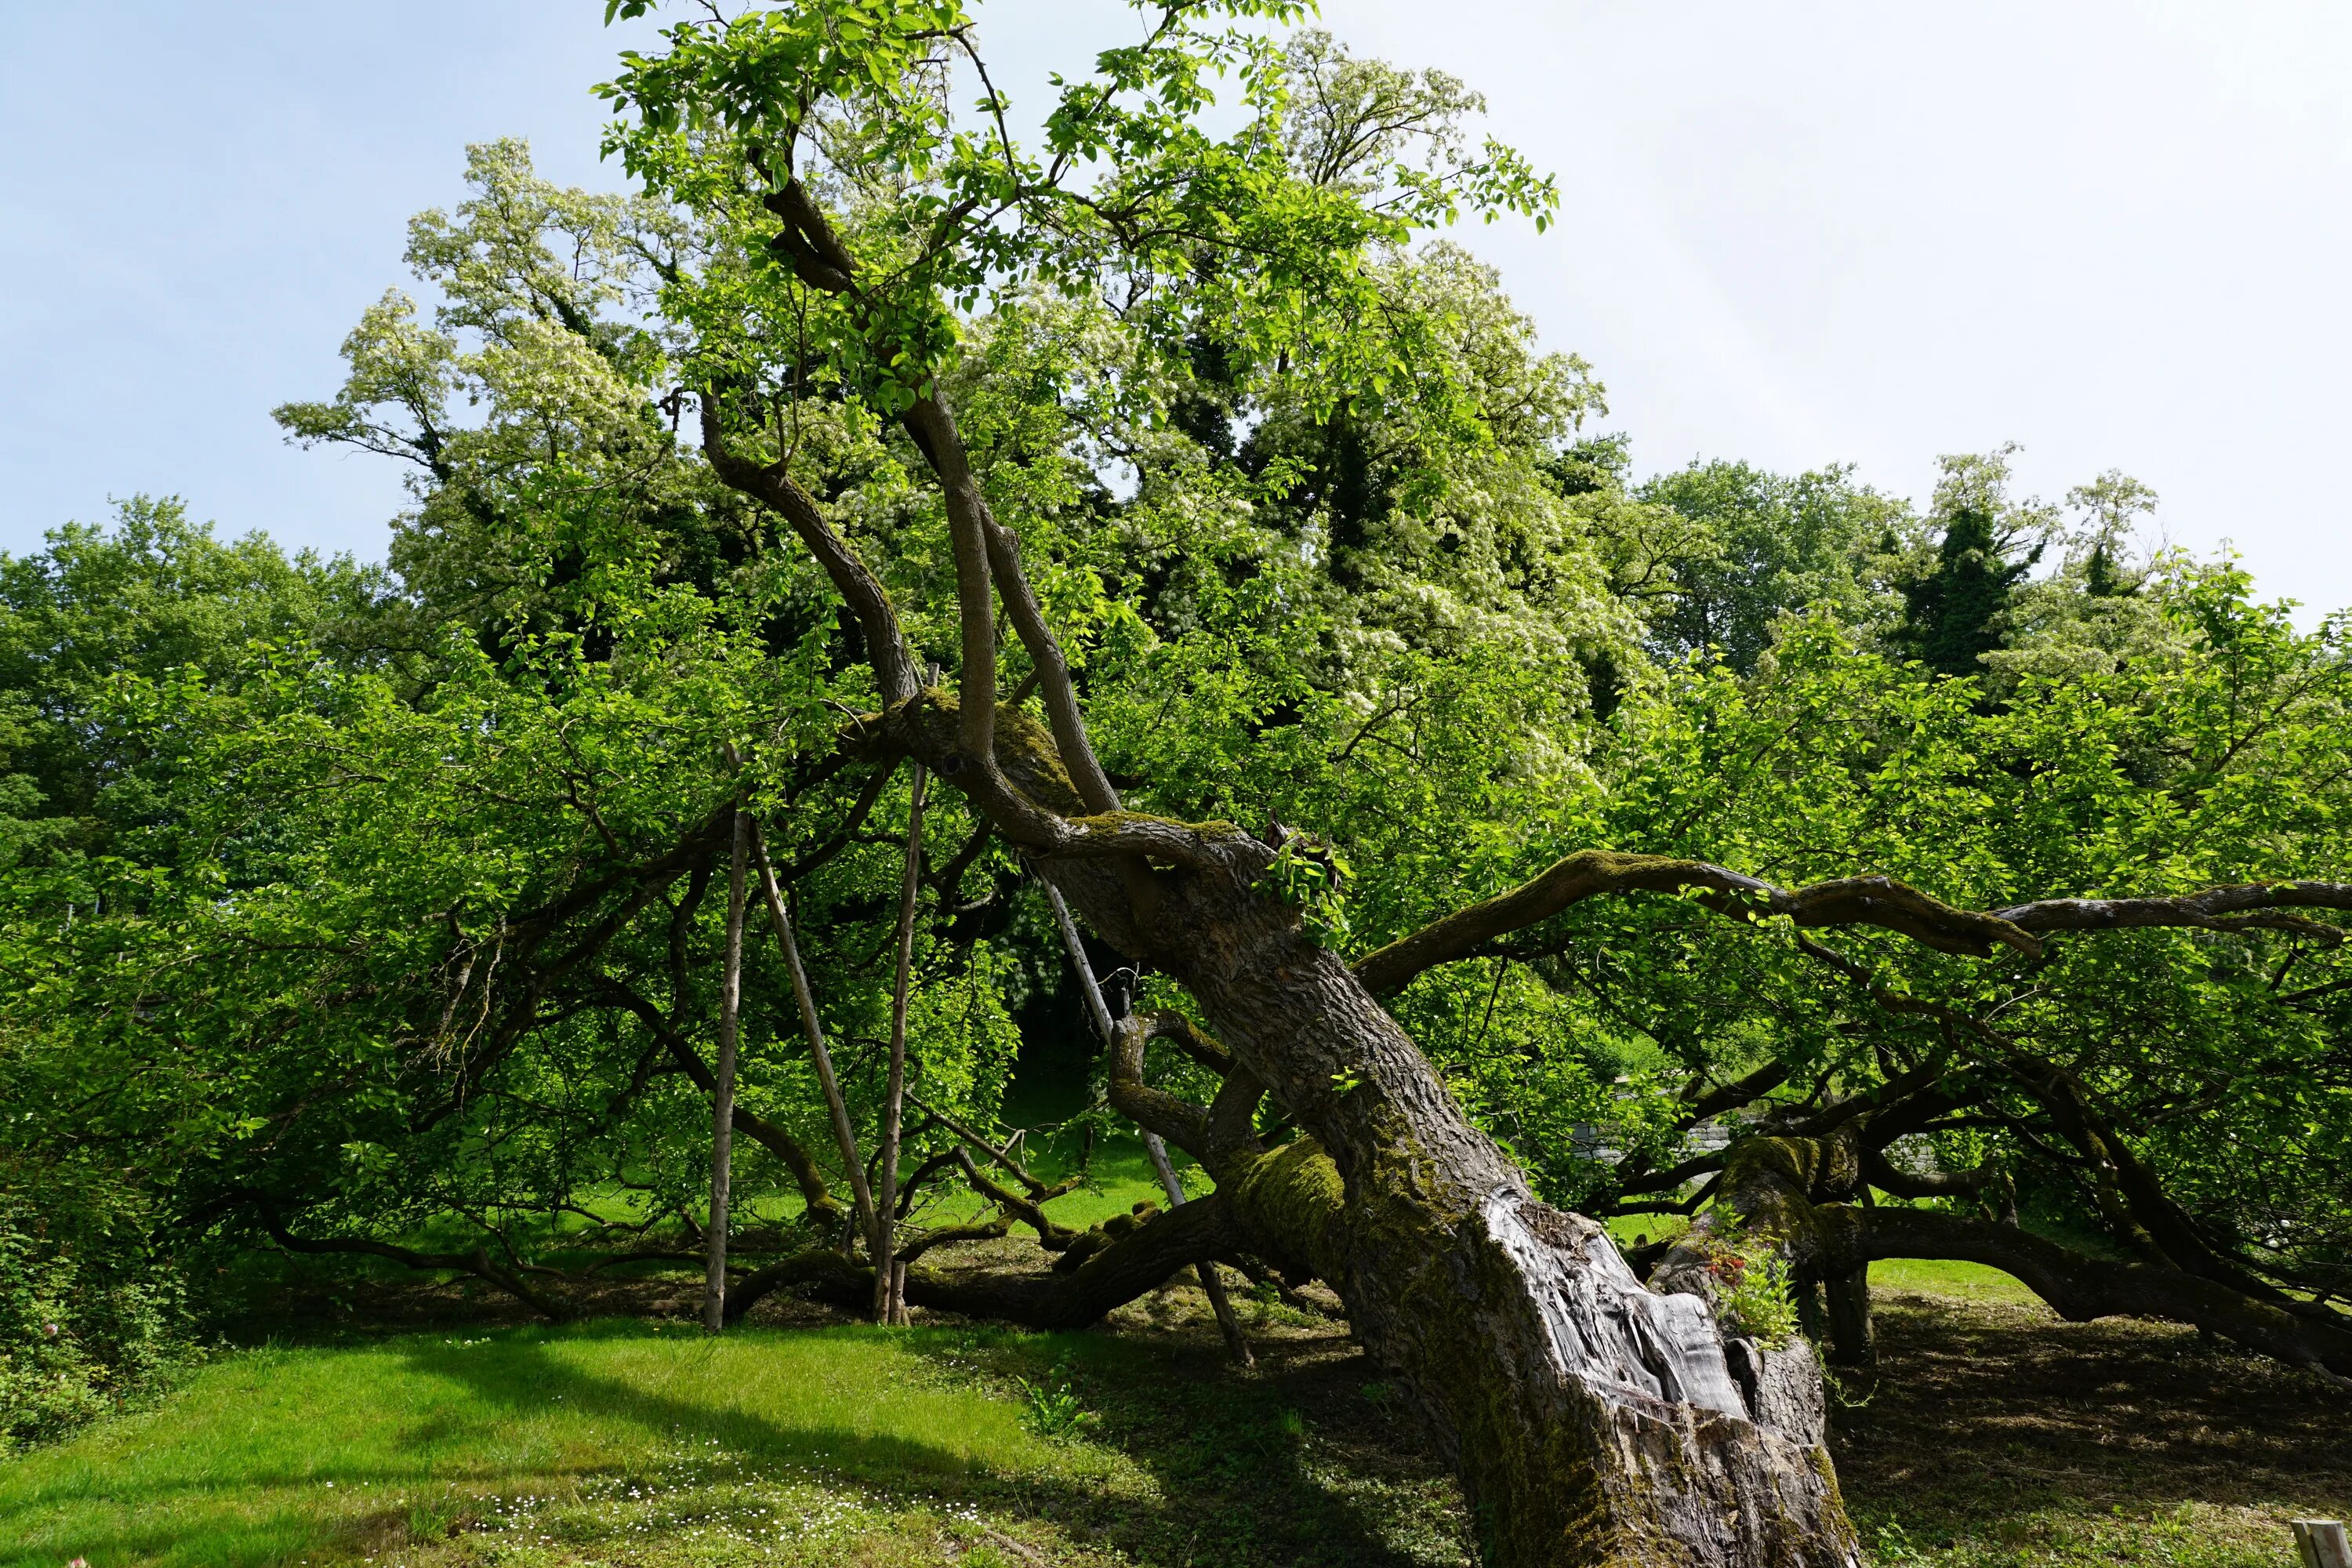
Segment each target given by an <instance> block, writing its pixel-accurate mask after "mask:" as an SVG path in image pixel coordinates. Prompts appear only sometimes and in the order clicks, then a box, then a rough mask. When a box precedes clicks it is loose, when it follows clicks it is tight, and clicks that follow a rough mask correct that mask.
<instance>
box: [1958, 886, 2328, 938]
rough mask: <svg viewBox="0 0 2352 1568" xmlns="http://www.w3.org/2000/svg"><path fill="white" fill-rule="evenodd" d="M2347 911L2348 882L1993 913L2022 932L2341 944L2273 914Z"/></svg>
mask: <svg viewBox="0 0 2352 1568" xmlns="http://www.w3.org/2000/svg"><path fill="white" fill-rule="evenodd" d="M2290 909H2305V910H2352V882H2233V883H2230V884H2228V885H2226V886H2223V887H2219V888H2207V889H2203V890H2202V891H2200V892H2195V893H2183V894H2181V895H2180V896H2179V897H2178V898H2171V899H2043V900H2040V901H2039V902H2036V903H2031V904H2013V905H2011V907H2009V908H2008V909H2005V910H1994V911H1993V918H1995V919H1997V920H2004V921H2009V922H2010V923H2011V924H2012V925H2015V926H2018V927H2020V928H2021V929H2022V930H2025V931H2123V930H2126V929H2129V928H2133V927H2145V926H2189V927H2198V928H2202V929H2204V930H2207V931H2249V930H2273V931H2302V932H2304V933H2305V934H2306V935H2315V936H2318V937H2320V938H2321V939H2322V940H2323V941H2326V942H2342V941H2343V940H2344V931H2343V928H2341V927H2340V926H2334V925H2329V924H2327V923H2326V922H2325V921H2314V920H2308V919H2305V918H2304V917H2302V916H2299V915H2290V914H2284V913H2280V912H2278V911H2281V910H2290Z"/></svg>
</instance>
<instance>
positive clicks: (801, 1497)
mask: <svg viewBox="0 0 2352 1568" xmlns="http://www.w3.org/2000/svg"><path fill="white" fill-rule="evenodd" d="M1181 1306H1182V1303H1181V1302H1178V1303H1171V1310H1181ZM1195 1328H1196V1329H1197V1328H1198V1325H1195ZM1258 1334H1259V1336H1260V1337H1259V1344H1260V1348H1261V1353H1262V1356H1263V1357H1264V1358H1265V1359H1264V1360H1263V1361H1262V1364H1261V1370H1260V1372H1259V1373H1257V1374H1255V1375H1254V1376H1251V1377H1247V1378H1243V1377H1240V1376H1237V1375H1235V1374H1233V1373H1230V1372H1228V1370H1227V1369H1226V1368H1225V1366H1224V1364H1223V1361H1222V1359H1221V1357H1220V1355H1219V1352H1217V1351H1216V1350H1214V1349H1213V1348H1210V1347H1211V1345H1212V1344H1213V1341H1212V1340H1210V1338H1209V1337H1208V1336H1207V1335H1206V1334H1205V1332H1195V1333H1193V1334H1192V1336H1191V1339H1190V1340H1180V1341H1166V1340H1161V1341H1156V1342H1155V1341H1154V1340H1152V1339H1151V1338H1150V1337H1149V1336H1144V1337H1137V1338H1128V1337H1120V1336H1113V1335H1105V1334H1083V1335H1063V1336H1055V1335H1028V1334H1019V1333H1013V1332H1005V1331H977V1330H969V1329H961V1330H960V1329H917V1330H912V1331H906V1330H900V1331H887V1330H877V1329H873V1328H867V1327H838V1328H820V1329H798V1330H791V1329H786V1330H750V1331H735V1332H733V1333H730V1335H728V1336H727V1337H725V1338H723V1339H720V1340H718V1341H715V1342H714V1341H710V1340H707V1339H705V1338H703V1337H702V1336H701V1335H700V1333H699V1332H698V1331H695V1330H693V1329H690V1328H687V1327H684V1326H681V1325H668V1326H666V1327H657V1326H656V1325H654V1324H650V1323H642V1322H636V1321H603V1322H599V1323H593V1324H588V1325H583V1326H580V1327H575V1328H571V1329H565V1330H548V1329H537V1328H520V1329H502V1330H494V1331H472V1332H470V1333H436V1334H418V1335H405V1336H402V1337H398V1338H393V1339H385V1340H381V1341H376V1342H367V1343H358V1344H348V1343H347V1344H341V1345H326V1346H313V1347H308V1348H270V1349H263V1350H256V1351H249V1352H237V1353H234V1354H230V1355H227V1356H225V1357H223V1358H222V1359H221V1360H219V1361H217V1362H215V1363H213V1364H212V1365H210V1366H209V1367H207V1368H206V1369H205V1370H204V1371H202V1372H201V1373H197V1374H196V1375H195V1376H194V1378H193V1379H192V1380H191V1381H190V1382H189V1383H187V1384H185V1385H184V1386H183V1387H182V1388H181V1389H179V1390H178V1391H177V1392H176V1393H174V1394H173V1395H172V1396H171V1397H170V1398H169V1399H167V1400H166V1401H165V1402H164V1403H163V1405H161V1407H160V1408H158V1409H156V1410H153V1411H152V1412H149V1413H147V1414H144V1415H136V1416H131V1417H128V1418H124V1419H121V1420H117V1421H115V1422H112V1423H110V1424H109V1425H108V1426H104V1427H101V1428H100V1429H98V1430H95V1431H92V1432H90V1433H88V1434H85V1435H84V1436H81V1437H80V1438H79V1439H77V1440H75V1441H73V1442H71V1443H68V1444H65V1445H63V1446H60V1447H55V1448H51V1449H47V1450H42V1451H37V1452H34V1453H31V1454H27V1455H24V1456H21V1457H19V1458H15V1459H11V1460H8V1461H6V1462H5V1463H0V1568H34V1565H40V1568H61V1565H62V1564H64V1563H67V1562H68V1561H69V1560H70V1559H72V1558H74V1557H81V1558H85V1559H87V1560H88V1562H89V1564H90V1568H133V1565H138V1568H148V1565H152V1568H303V1565H305V1564H308V1565H310V1568H329V1565H353V1564H356V1565H361V1568H366V1565H370V1564H373V1568H488V1565H491V1564H496V1565H498V1568H591V1565H594V1568H618V1565H620V1564H627V1565H629V1568H704V1565H711V1568H716V1565H718V1564H722V1563H723V1564H726V1565H728V1568H737V1565H740V1564H753V1563H758V1564H784V1565H804V1568H817V1565H824V1568H832V1565H834V1564H845V1563H855V1564H861V1565H866V1568H948V1565H949V1564H956V1565H959V1568H1014V1565H1022V1568H1035V1565H1037V1564H1045V1563H1051V1564H1055V1565H1056V1568H1064V1565H1066V1568H1108V1565H1110V1564H1129V1563H1198V1564H1202V1565H1203V1568H1208V1565H1214V1564H1223V1565H1228V1568H1241V1565H1244V1564H1256V1563H1275V1562H1279V1563H1285V1564H1317V1565H1322V1568H1466V1563H1467V1561H1468V1560H1467V1558H1466V1557H1465V1554H1464V1549H1463V1530H1462V1525H1463V1521H1462V1518H1461V1514H1460V1510H1459V1506H1458V1504H1457V1502H1456V1500H1455V1494H1454V1489H1453V1487H1452V1484H1451V1483H1450V1481H1449V1480H1448V1479H1446V1477H1445V1475H1444V1472H1443V1470H1442V1469H1440V1468H1438V1467H1436V1466H1435V1465H1434V1464H1433V1463H1432V1462H1430V1461H1429V1460H1428V1459H1427V1458H1426V1457H1425V1456H1424V1455H1423V1454H1422V1453H1421V1452H1420V1451H1419V1445H1418V1443H1417V1440H1416V1438H1415V1436H1414V1434H1413V1433H1412V1430H1411V1427H1410V1423H1409V1421H1408V1420H1407V1419H1406V1418H1405V1417H1404V1416H1403V1414H1402V1411H1401V1409H1399V1408H1398V1407H1397V1405H1396V1402H1395V1400H1394V1399H1393V1398H1392V1397H1391V1394H1390V1391H1388V1390H1386V1389H1385V1388H1384V1387H1382V1386H1381V1385H1378V1384H1372V1385H1369V1386H1367V1385H1365V1384H1364V1382H1363V1377H1364V1374H1363V1372H1362V1369H1361V1365H1360V1361H1359V1360H1358V1358H1356V1357H1355V1356H1353V1355H1352V1354H1350V1353H1349V1352H1347V1350H1346V1348H1345V1345H1344V1342H1342V1341H1340V1340H1339V1339H1338V1338H1337V1337H1336V1336H1335V1334H1334V1333H1333V1331H1331V1330H1329V1329H1328V1327H1326V1328H1323V1329H1321V1330H1320V1331H1319V1333H1318V1334H1316V1335H1306V1336H1294V1337H1293V1338H1291V1339H1290V1340H1287V1341H1284V1340H1282V1339H1280V1338H1279V1337H1278V1331H1275V1330H1272V1329H1270V1328H1269V1327H1268V1326H1266V1325H1265V1324H1263V1323H1261V1324H1260V1326H1259V1330H1258ZM1192 1341H1198V1343H1194V1342H1192ZM1024 1380H1025V1382H1026V1383H1028V1384H1033V1385H1034V1386H1035V1387H1036V1388H1037V1389H1038V1390H1039V1391H1040V1392H1041V1394H1044V1395H1045V1397H1044V1398H1043V1399H1042V1400H1037V1401H1033V1400H1032V1399H1031V1398H1029V1397H1028V1395H1027V1394H1026V1393H1025V1391H1024ZM1041 1405H1042V1406H1043V1407H1044V1409H1045V1410H1046V1411H1051V1410H1055V1409H1059V1410H1061V1411H1062V1412H1063V1417H1064V1419H1063V1421H1062V1423H1061V1426H1062V1428H1063V1429H1062V1430H1060V1431H1059V1432H1055V1430H1054V1426H1055V1423H1053V1422H1049V1421H1046V1420H1041V1419H1039V1415H1041V1414H1042V1413H1043V1412H1041V1408H1040V1407H1041ZM1072 1412H1077V1413H1082V1414H1078V1415H1076V1418H1072V1415H1071V1413H1072Z"/></svg>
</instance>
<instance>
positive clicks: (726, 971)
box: [702, 746, 751, 1334]
mask: <svg viewBox="0 0 2352 1568" xmlns="http://www.w3.org/2000/svg"><path fill="white" fill-rule="evenodd" d="M727 760H728V761H729V762H730V763H733V762H734V761H735V748H734V747H732V746H730V747H728V748H727ZM734 826H735V832H734V845H733V848H732V849H731V851H730V854H729V856H728V860H727V958H726V964H725V967H724V968H723V969H722V970H721V971H720V974H719V1067H718V1070H717V1072H716V1073H715V1074H714V1075H713V1076H714V1077H715V1078H716V1079H717V1080H718V1081H717V1082H716V1083H714V1084H713V1085H712V1086H711V1092H710V1224H709V1227H708V1228H707V1229H706V1231H705V1232H704V1234H703V1281H702V1326H703V1328H704V1329H705V1330H706V1331H709V1332H710V1333H714V1334H715V1333H717V1332H719V1330H720V1329H722V1328H724V1327H725V1326H726V1323H727V1205H728V1195H729V1194H728V1188H729V1184H730V1174H731V1172H732V1169H733V1165H734V1152H735V1042H736V1036H737V1032H738V1030H739V1028H740V1025H741V1022H742V1016H743V872H744V860H745V858H746V853H747V851H748V850H749V848H750V846H751V813H749V812H747V811H738V812H737V813H736V814H735V825H734Z"/></svg>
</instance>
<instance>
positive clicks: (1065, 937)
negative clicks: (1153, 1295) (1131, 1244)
mask: <svg viewBox="0 0 2352 1568" xmlns="http://www.w3.org/2000/svg"><path fill="white" fill-rule="evenodd" d="M1045 897H1046V899H1047V900H1049V901H1050V902H1051V903H1052V904H1053V906H1054V921H1055V924H1056V925H1058V926H1060V927H1061V928H1062V945H1063V946H1064V947H1066V948H1067V949H1069V952H1070V965H1071V967H1072V968H1074V969H1076V971H1077V972H1078V987H1079V989H1080V990H1082V991H1084V992H1085V993H1086V995H1087V1011H1088V1012H1090V1013H1092V1014H1093V1015H1094V1020H1095V1029H1096V1031H1097V1033H1098V1034H1100V1035H1101V1036H1102V1041H1103V1046H1104V1047H1105V1048H1106V1049H1114V1048H1116V1046H1115V1042H1114V1040H1113V1031H1114V1028H1115V1026H1114V1025H1113V1024H1112V1022H1111V1016H1110V1004H1109V1003H1108V1002H1106V1001H1105V1000H1103V994H1102V987H1101V986H1100V985H1098V984H1096V983H1095V966H1094V965H1093V964H1092V963H1089V962H1088V961H1087V949H1086V944H1085V943H1084V942H1080V941H1079V940H1078V926H1077V922H1076V921H1073V920H1072V919H1071V918H1070V907H1069V905H1067V904H1066V903H1064V902H1063V901H1062V893H1061V889H1058V888H1056V887H1055V886H1054V884H1053V883H1051V882H1047V883H1045ZM1143 1152H1144V1153H1145V1154H1146V1155H1147V1156H1149V1157H1150V1161H1151V1168H1152V1170H1153V1171H1155V1172H1157V1173H1159V1176H1160V1188H1161V1190H1163V1191H1164V1192H1166V1193H1167V1194H1168V1202H1169V1205H1170V1206H1171V1207H1173V1206H1175V1205H1179V1204H1181V1203H1182V1202H1183V1201H1184V1184H1183V1183H1181V1182H1180V1181H1178V1180H1177V1179H1176V1167H1175V1166H1174V1164H1172V1163H1170V1161H1169V1158H1168V1145H1167V1144H1166V1143H1165V1142H1162V1141H1161V1139H1160V1134H1159V1133H1157V1132H1151V1131H1146V1132H1145V1133H1144V1135H1143ZM1194 1268H1197V1269H1198V1270H1199V1272H1200V1276H1201V1289H1202V1293H1203V1294H1204V1295H1206V1296H1207V1297H1208V1298H1209V1306H1210V1308H1211V1310H1213V1311H1214V1312H1215V1313H1216V1314H1217V1327H1218V1328H1219V1329H1220V1330H1222V1331H1223V1333H1224V1336H1225V1349H1226V1351H1227V1352H1229V1353H1230V1354H1231V1355H1232V1356H1233V1358H1234V1360H1235V1361H1236V1362H1239V1363H1241V1364H1242V1365H1244V1366H1255V1365H1256V1364H1257V1358H1256V1357H1255V1356H1253V1355H1251V1354H1250V1348H1249V1341H1247V1340H1246V1339H1244V1338H1243V1337H1242V1325H1241V1320H1240V1319H1239V1318H1237V1317H1235V1316H1234V1304H1233V1301H1232V1300H1230V1299H1229V1298H1227V1296H1226V1295H1225V1282H1224V1280H1223V1279H1222V1278H1220V1277H1219V1275H1218V1273H1217V1266H1216V1265H1215V1264H1213V1263H1211V1262H1208V1261H1207V1260H1205V1259H1203V1260H1202V1262H1200V1263H1198V1264H1196V1265H1194Z"/></svg>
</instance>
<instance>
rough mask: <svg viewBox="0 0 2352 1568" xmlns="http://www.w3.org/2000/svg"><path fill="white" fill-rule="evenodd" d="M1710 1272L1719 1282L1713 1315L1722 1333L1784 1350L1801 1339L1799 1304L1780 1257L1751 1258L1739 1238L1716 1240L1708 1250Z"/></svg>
mask: <svg viewBox="0 0 2352 1568" xmlns="http://www.w3.org/2000/svg"><path fill="white" fill-rule="evenodd" d="M1707 1271H1708V1272H1709V1273H1711V1274H1713V1275H1714V1276H1715V1313H1716V1317H1717V1320H1719V1321H1721V1322H1722V1324H1723V1327H1724V1331H1725V1332H1727V1333H1732V1334H1743V1335H1746V1336H1747V1337H1748V1338H1749V1339H1752V1340H1756V1341H1759V1342H1761V1343H1762V1344H1764V1345H1765V1346H1766V1347H1767V1348H1768V1349H1770V1350H1780V1349H1781V1348H1783V1347H1784V1346H1786V1345H1787V1344H1788V1343H1789V1342H1790V1341H1791V1340H1793V1339H1795V1338H1796V1337H1797V1298H1796V1293H1795V1292H1794V1291H1793V1290H1792V1289H1790V1280H1789V1266H1788V1265H1787V1264H1786V1263H1784V1262H1782V1261H1781V1259H1780V1257H1779V1256H1778V1254H1776V1253H1772V1252H1760V1253H1751V1252H1750V1251H1748V1250H1747V1249H1745V1248H1743V1247H1741V1245H1740V1243H1739V1238H1738V1237H1728V1236H1727V1237H1720V1238H1717V1240H1716V1241H1715V1242H1714V1243H1713V1244H1712V1245H1711V1246H1709V1247H1708V1248H1707Z"/></svg>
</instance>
